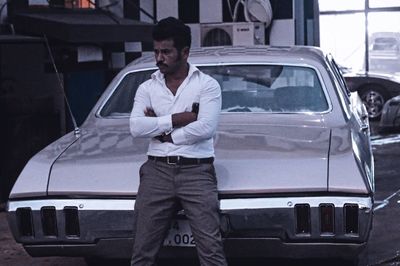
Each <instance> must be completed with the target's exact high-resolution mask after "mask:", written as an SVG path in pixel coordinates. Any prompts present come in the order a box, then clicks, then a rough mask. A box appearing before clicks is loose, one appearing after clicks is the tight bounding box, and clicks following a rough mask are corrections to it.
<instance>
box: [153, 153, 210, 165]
mask: <svg viewBox="0 0 400 266" xmlns="http://www.w3.org/2000/svg"><path fill="white" fill-rule="evenodd" d="M148 158H149V160H153V161H156V162H163V163H167V164H173V165H189V164H203V163H213V162H214V157H208V158H187V157H182V156H166V157H158V156H151V155H149V156H148Z"/></svg>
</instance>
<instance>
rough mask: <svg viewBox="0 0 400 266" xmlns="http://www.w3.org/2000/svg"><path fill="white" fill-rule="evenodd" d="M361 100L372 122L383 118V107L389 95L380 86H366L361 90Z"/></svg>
mask: <svg viewBox="0 0 400 266" xmlns="http://www.w3.org/2000/svg"><path fill="white" fill-rule="evenodd" d="M359 93H360V97H361V100H362V101H363V103H364V105H365V107H366V108H367V111H368V117H369V119H371V120H378V119H379V118H380V117H381V114H382V109H383V106H384V105H385V103H386V101H387V100H388V98H389V97H388V94H387V92H386V91H385V90H384V88H382V87H381V86H379V85H374V84H371V85H368V86H364V87H363V88H361V89H360V90H359Z"/></svg>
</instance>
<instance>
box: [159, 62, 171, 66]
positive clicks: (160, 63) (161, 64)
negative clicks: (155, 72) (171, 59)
mask: <svg viewBox="0 0 400 266" xmlns="http://www.w3.org/2000/svg"><path fill="white" fill-rule="evenodd" d="M156 66H158V67H160V66H165V67H167V66H168V65H167V64H164V63H163V62H157V64H156Z"/></svg>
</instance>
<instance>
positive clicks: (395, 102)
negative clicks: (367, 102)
mask: <svg viewBox="0 0 400 266" xmlns="http://www.w3.org/2000/svg"><path fill="white" fill-rule="evenodd" d="M399 129H400V95H399V96H396V97H393V98H392V99H390V100H389V101H387V102H386V103H385V105H384V106H383V109H382V115H381V119H380V122H379V128H378V131H379V132H380V133H386V132H390V131H398V130H399Z"/></svg>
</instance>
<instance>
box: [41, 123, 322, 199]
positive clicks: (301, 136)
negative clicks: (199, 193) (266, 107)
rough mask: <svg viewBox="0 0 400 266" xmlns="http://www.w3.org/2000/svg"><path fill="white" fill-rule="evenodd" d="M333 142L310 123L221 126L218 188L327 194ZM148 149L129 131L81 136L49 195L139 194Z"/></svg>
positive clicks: (60, 164)
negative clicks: (329, 162) (140, 174)
mask: <svg viewBox="0 0 400 266" xmlns="http://www.w3.org/2000/svg"><path fill="white" fill-rule="evenodd" d="M303 122H304V121H303ZM329 141H330V130H329V129H327V128H324V127H319V126H314V125H311V124H310V125H304V123H303V124H300V123H299V124H298V125H296V124H294V125H293V124H290V125H285V124H283V123H272V124H249V125H245V126H243V124H240V125H238V124H235V123H223V121H222V123H220V127H219V130H218V133H217V135H216V137H215V154H216V161H215V168H216V172H217V177H218V189H219V191H220V193H221V194H226V195H229V194H249V193H250V194H251V193H282V192H310V191H315V192H317V191H327V183H328V173H327V169H328V166H327V164H328V151H329ZM147 145H148V140H145V139H140V138H137V139H133V138H132V137H131V136H130V134H129V130H128V128H125V127H123V128H120V129H112V130H111V129H102V130H98V131H93V132H86V133H83V134H82V137H81V138H80V139H79V140H78V141H76V142H75V143H74V144H73V145H71V147H69V148H68V149H67V150H66V151H65V152H64V153H63V154H62V156H60V158H59V159H58V160H57V161H56V162H55V164H54V165H53V167H52V171H51V174H50V180H49V184H48V194H49V195H69V196H71V195H74V196H79V195H85V196H90V195H92V196H128V197H129V196H132V195H135V194H136V192H137V189H138V185H139V168H140V166H141V165H142V163H143V162H144V161H145V160H146V155H145V154H146V151H147Z"/></svg>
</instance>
